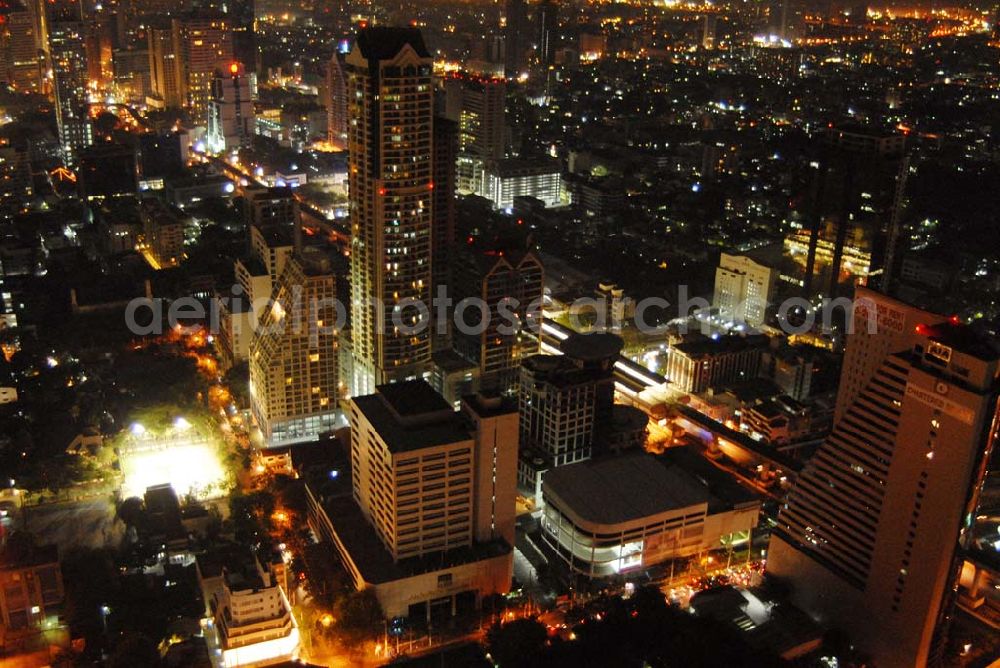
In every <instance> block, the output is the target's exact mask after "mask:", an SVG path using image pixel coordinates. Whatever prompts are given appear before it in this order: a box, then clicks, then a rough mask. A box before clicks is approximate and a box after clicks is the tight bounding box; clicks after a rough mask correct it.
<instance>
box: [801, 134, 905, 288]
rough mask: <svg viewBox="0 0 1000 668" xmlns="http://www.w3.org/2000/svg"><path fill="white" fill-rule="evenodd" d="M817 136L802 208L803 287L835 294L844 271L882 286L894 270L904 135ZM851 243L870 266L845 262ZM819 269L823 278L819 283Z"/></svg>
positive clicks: (902, 188)
mask: <svg viewBox="0 0 1000 668" xmlns="http://www.w3.org/2000/svg"><path fill="white" fill-rule="evenodd" d="M817 142H818V145H817V152H816V160H814V161H813V162H812V167H813V169H814V170H815V173H814V174H813V178H812V181H813V182H812V186H811V190H810V192H809V196H808V198H807V200H806V210H805V217H806V227H807V229H808V237H809V245H808V249H807V251H806V258H805V276H804V291H803V293H804V294H805V295H806V296H807V297H809V296H811V295H812V294H813V293H814V292H820V293H822V294H823V295H824V296H828V297H830V296H837V295H839V294H841V293H843V292H844V291H845V290H844V289H842V288H841V282H842V280H843V276H842V275H843V274H850V275H855V276H869V277H870V278H869V281H868V283H869V284H870V285H875V286H882V288H883V289H884V288H885V286H886V285H887V283H888V282H889V280H890V279H891V276H892V273H893V270H894V267H893V265H894V264H895V262H896V258H895V255H896V253H895V249H896V246H897V245H898V242H899V239H898V237H899V230H900V224H901V216H902V210H901V207H902V205H901V199H902V197H903V192H904V188H905V185H906V176H907V173H908V164H909V163H908V160H907V158H906V156H905V149H906V137H905V135H902V134H896V133H878V132H871V131H868V130H863V129H854V130H852V129H837V128H832V129H829V130H828V131H827V132H826V133H825V134H824V136H823V137H821V138H818V139H817ZM823 242H826V243H823ZM852 244H854V245H858V246H861V247H862V249H863V250H865V251H867V252H868V254H870V256H871V259H870V266H869V267H854V266H848V265H849V262H848V261H847V256H848V255H850V253H849V252H848V251H849V248H848V247H849V246H850V245H852ZM824 249H829V250H824ZM821 269H822V271H823V272H825V274H826V276H827V284H826V286H820V287H818V288H817V286H816V285H815V281H816V278H817V276H818V275H819V274H820V271H821Z"/></svg>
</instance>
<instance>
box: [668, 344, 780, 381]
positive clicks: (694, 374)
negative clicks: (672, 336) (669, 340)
mask: <svg viewBox="0 0 1000 668" xmlns="http://www.w3.org/2000/svg"><path fill="white" fill-rule="evenodd" d="M768 345H769V341H768V338H767V336H765V335H763V334H755V335H751V336H736V335H730V336H722V337H714V338H713V337H707V336H702V335H701V334H694V335H692V336H691V337H690V338H688V339H687V340H686V341H682V342H681V343H677V344H674V345H673V346H671V348H670V351H669V355H668V357H667V374H666V375H667V378H669V379H670V383H671V385H672V386H673V387H675V388H676V389H677V390H679V391H681V392H691V393H694V394H698V393H700V392H704V391H705V390H708V389H716V388H719V387H723V386H725V385H730V384H733V383H739V382H745V381H749V380H753V379H754V378H756V377H757V376H758V374H759V373H760V368H761V355H762V354H763V352H764V351H765V350H767V347H768Z"/></svg>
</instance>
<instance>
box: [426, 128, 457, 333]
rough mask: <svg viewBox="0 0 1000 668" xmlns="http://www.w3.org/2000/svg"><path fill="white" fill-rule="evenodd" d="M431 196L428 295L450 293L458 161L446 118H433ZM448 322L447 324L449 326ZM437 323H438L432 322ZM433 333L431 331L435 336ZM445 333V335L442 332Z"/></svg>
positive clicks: (454, 131) (454, 138)
mask: <svg viewBox="0 0 1000 668" xmlns="http://www.w3.org/2000/svg"><path fill="white" fill-rule="evenodd" d="M433 151H434V167H433V175H434V195H433V196H432V197H431V207H432V214H433V223H432V230H431V239H432V248H431V267H432V269H433V274H432V277H431V286H432V288H433V289H432V292H431V294H433V295H437V294H438V288H439V286H447V288H448V291H449V294H452V293H454V289H453V285H452V281H453V266H452V265H453V263H454V256H455V190H456V181H457V178H456V177H457V175H456V172H455V165H456V162H457V160H458V124H457V123H455V122H454V121H450V120H448V119H447V118H442V117H440V116H435V117H434V149H433ZM450 322H451V321H450V320H449V324H450ZM435 324H438V323H435ZM436 333H437V332H435V334H436ZM445 334H448V332H446V333H445Z"/></svg>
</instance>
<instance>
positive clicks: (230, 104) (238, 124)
mask: <svg viewBox="0 0 1000 668" xmlns="http://www.w3.org/2000/svg"><path fill="white" fill-rule="evenodd" d="M255 129H256V123H255V120H254V110H253V100H251V99H250V77H249V76H247V74H246V73H245V72H244V71H243V65H241V64H240V63H236V62H234V63H230V65H229V67H227V68H226V69H225V70H224V71H223V70H216V72H215V76H214V77H213V78H212V94H211V97H210V99H209V102H208V132H207V134H206V137H205V139H206V145H207V147H208V150H209V151H211V152H213V153H220V154H221V153H224V154H226V155H229V154H230V153H232V152H234V151H238V150H239V149H241V148H250V147H251V145H252V144H253V136H254V131H255Z"/></svg>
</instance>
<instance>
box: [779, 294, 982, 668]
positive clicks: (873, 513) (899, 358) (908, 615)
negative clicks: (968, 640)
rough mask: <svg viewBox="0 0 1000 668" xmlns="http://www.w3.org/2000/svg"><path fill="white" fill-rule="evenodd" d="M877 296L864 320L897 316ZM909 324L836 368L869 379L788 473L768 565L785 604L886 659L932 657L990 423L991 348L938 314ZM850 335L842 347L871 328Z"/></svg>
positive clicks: (891, 662) (939, 644) (930, 660)
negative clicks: (875, 307) (858, 361)
mask: <svg viewBox="0 0 1000 668" xmlns="http://www.w3.org/2000/svg"><path fill="white" fill-rule="evenodd" d="M882 304H883V307H884V308H883V309H882V310H879V311H867V312H866V314H865V317H869V316H870V317H873V318H877V319H879V320H880V321H881V326H883V327H885V326H888V325H889V323H890V322H891V323H898V322H901V321H900V320H895V317H896V316H895V315H890V314H891V313H892V311H890V310H888V309H892V310H893V311H896V312H897V314H898V315H899V316H900V317H901V318H902V319H903V320H905V318H906V316H905V315H904V313H905V311H906V309H905V305H901V304H898V303H894V302H892V301H891V300H882ZM914 311H915V310H914ZM890 318H892V320H890ZM911 332H912V334H907V335H904V336H898V335H897V336H896V337H890V338H894V339H895V341H896V345H895V346H893V348H890V349H889V352H887V353H886V354H884V355H883V356H882V357H881V359H874V360H868V361H866V363H865V364H863V365H858V366H856V367H855V366H846V365H845V370H844V374H845V377H846V378H847V379H850V375H854V374H859V375H860V374H864V375H867V379H866V381H865V382H863V383H859V384H858V385H859V387H858V389H857V390H856V391H853V392H851V394H850V397H851V399H850V403H849V404H847V405H846V406H844V407H843V412H842V414H841V415H840V418H839V420H838V422H837V423H836V425H835V427H834V430H833V432H832V434H831V435H830V436H829V437H828V438H827V439H826V441H825V442H824V443H823V444H822V445H821V446H820V448H819V450H818V451H817V453H816V454H815V455H814V457H813V458H812V459H811V460H810V461H809V463H808V464H807V465H806V467H805V469H804V470H803V471H802V473H801V474H800V475H799V477H798V481H797V484H796V486H795V487H794V488H793V490H792V492H791V493H790V495H789V497H788V499H787V502H786V505H785V506H784V507H783V509H782V511H781V513H780V514H779V517H778V525H777V527H776V528H775V530H774V533H773V534H772V536H771V542H770V547H769V550H768V564H767V570H768V573H770V574H771V575H772V576H774V577H776V578H778V579H781V580H783V581H785V582H786V583H787V584H788V585H789V586H790V589H791V596H792V600H793V602H794V603H795V604H796V605H798V606H799V607H801V608H802V609H804V610H805V611H807V612H808V613H810V615H812V616H813V617H814V618H816V619H819V620H820V621H822V622H823V623H825V624H827V625H829V626H837V627H839V628H841V629H843V630H845V631H847V633H848V634H849V635H850V637H851V640H852V642H853V643H854V645H855V646H856V647H857V648H858V649H859V650H860V651H862V652H864V653H866V654H868V655H870V656H871V658H872V660H873V661H875V662H877V663H878V664H879V665H882V666H888V667H890V668H892V667H896V666H898V667H902V666H914V665H928V664H931V665H933V664H934V662H935V661H936V660H937V659H939V658H940V656H941V654H940V652H941V651H942V650H943V648H944V644H945V640H946V634H947V628H948V622H949V620H950V616H951V611H952V606H953V603H954V596H955V591H956V590H957V583H958V577H959V573H960V569H961V562H962V560H961V558H960V555H961V554H962V546H963V545H964V544H965V538H966V535H965V534H966V532H967V531H968V530H969V524H970V523H969V519H968V518H970V517H975V515H976V506H977V499H978V494H979V490H980V488H981V485H982V481H983V476H984V475H985V470H986V461H987V458H988V457H989V453H990V452H991V449H992V447H993V446H994V444H995V442H996V440H997V438H998V429H1000V411H998V387H1000V351H998V350H997V349H996V347H995V344H993V343H992V342H987V341H985V340H983V339H981V338H980V337H979V336H978V335H977V334H975V333H973V332H972V331H971V330H969V329H968V328H966V327H964V326H962V325H954V324H951V323H949V322H944V323H939V324H933V323H919V322H918V323H917V324H916V325H914V326H913V329H912V330H911ZM897 334H902V333H897ZM852 336H853V338H851V339H849V341H848V350H849V352H850V350H851V348H852V346H855V345H856V343H857V344H858V345H862V346H864V345H866V343H867V341H866V339H867V338H869V337H873V336H876V335H871V334H868V333H867V332H866V333H864V334H854V335H852ZM859 337H860V338H859ZM855 354H857V352H856V351H855ZM842 384H843V385H848V383H847V382H846V380H845V382H843V383H842Z"/></svg>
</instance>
